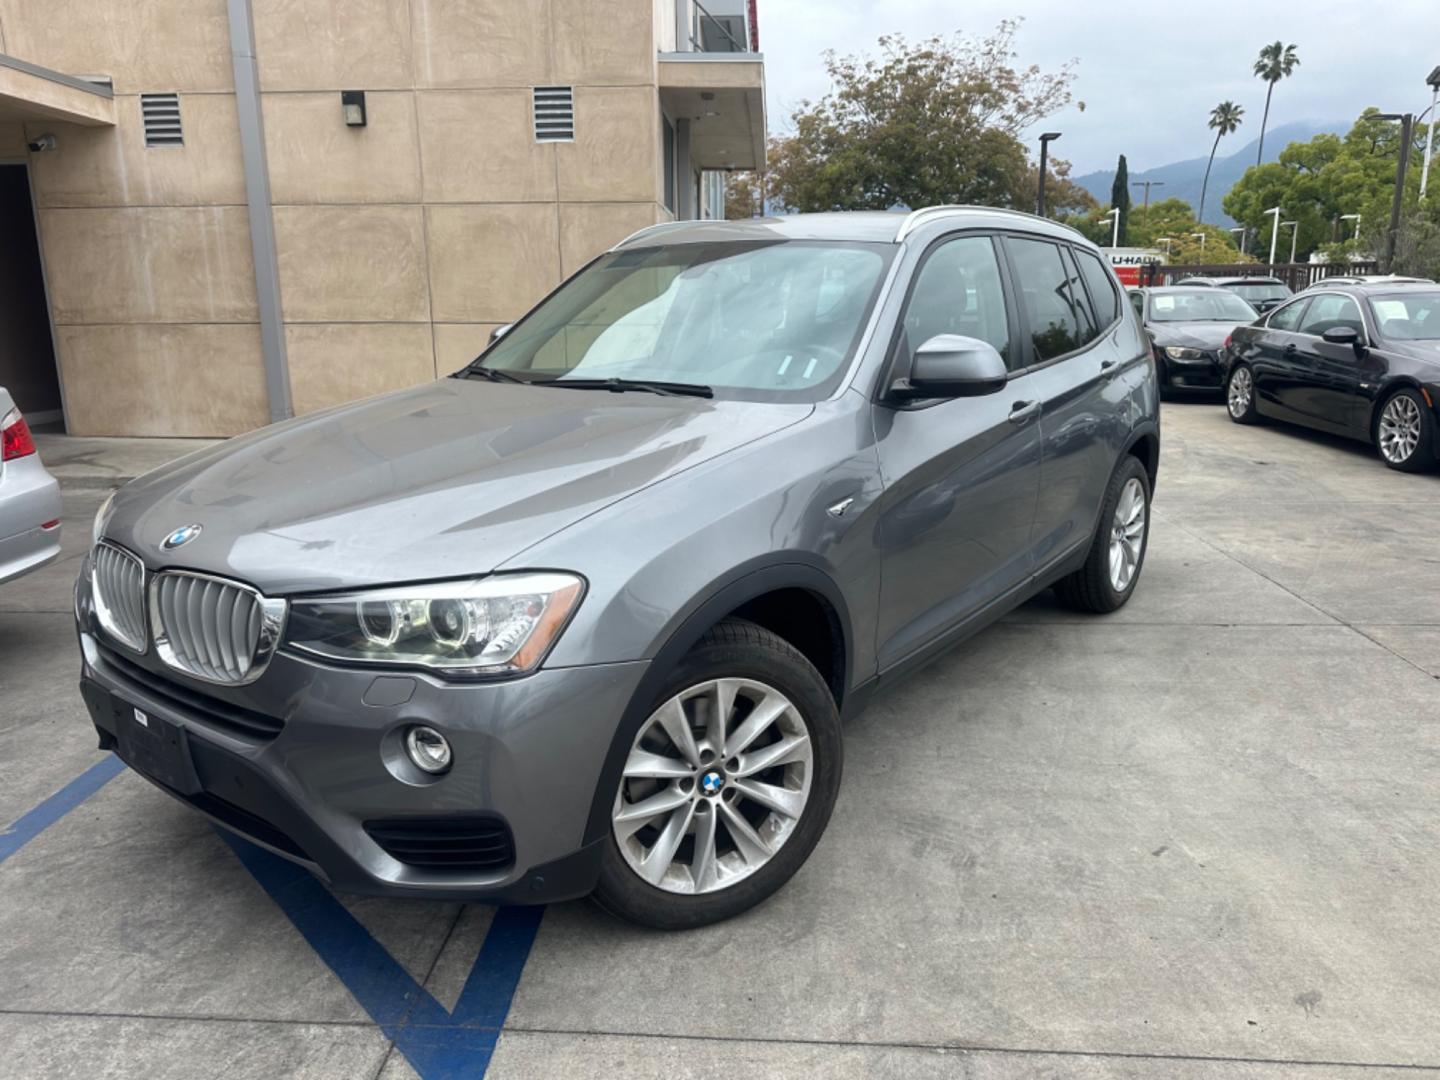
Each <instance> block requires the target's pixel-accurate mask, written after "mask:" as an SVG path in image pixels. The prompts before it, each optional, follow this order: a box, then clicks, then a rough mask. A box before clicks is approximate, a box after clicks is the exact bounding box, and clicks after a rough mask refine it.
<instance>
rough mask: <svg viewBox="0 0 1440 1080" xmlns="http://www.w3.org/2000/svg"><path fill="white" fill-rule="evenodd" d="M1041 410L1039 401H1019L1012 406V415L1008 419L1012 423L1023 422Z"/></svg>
mask: <svg viewBox="0 0 1440 1080" xmlns="http://www.w3.org/2000/svg"><path fill="white" fill-rule="evenodd" d="M1039 411H1040V402H1038V401H1017V402H1015V404H1014V405H1011V406H1010V415H1009V416H1008V417H1006V419H1007V420H1009V421H1010V423H1012V424H1023V423H1025V421H1027V420H1029V419H1030V418H1031V417H1032V416H1034V415H1035V414H1036V413H1038V412H1039Z"/></svg>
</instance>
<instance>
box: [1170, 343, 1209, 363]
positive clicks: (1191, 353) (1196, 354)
mask: <svg viewBox="0 0 1440 1080" xmlns="http://www.w3.org/2000/svg"><path fill="white" fill-rule="evenodd" d="M1165 355H1166V356H1168V357H1170V359H1171V360H1199V359H1200V358H1201V357H1202V356H1204V355H1205V353H1204V352H1203V351H1202V350H1200V349H1191V348H1187V347H1186V346H1184V345H1166V346H1165Z"/></svg>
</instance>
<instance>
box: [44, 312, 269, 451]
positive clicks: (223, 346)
mask: <svg viewBox="0 0 1440 1080" xmlns="http://www.w3.org/2000/svg"><path fill="white" fill-rule="evenodd" d="M56 337H57V339H58V340H57V344H58V346H59V360H60V374H61V378H63V379H64V380H65V394H66V406H67V411H68V417H69V425H70V428H69V430H70V433H71V434H72V435H193V436H198V437H212V438H213V437H220V436H228V435H237V434H239V433H240V432H242V431H249V430H250V429H251V428H254V427H258V426H260V425H261V424H263V423H265V421H266V419H267V413H266V406H265V375H264V370H263V367H262V365H261V361H260V327H259V326H258V325H257V324H254V323H234V324H230V325H217V324H213V323H211V324H203V325H191V326H173V325H172V326H165V325H158V324H149V325H142V326H61V327H59V328H57V330H56Z"/></svg>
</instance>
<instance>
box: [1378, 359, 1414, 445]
mask: <svg viewBox="0 0 1440 1080" xmlns="http://www.w3.org/2000/svg"><path fill="white" fill-rule="evenodd" d="M1401 390H1414V391H1416V392H1418V393H1419V394H1420V395H1421V397H1422V398H1423V397H1424V396H1425V387H1424V386H1422V385H1421V383H1420V380H1419V379H1417V378H1415V377H1414V376H1413V375H1396V376H1394V377H1392V378H1391V379H1390V380H1389V381H1388V382H1386V383H1385V384H1384V385H1383V386H1381V387H1380V392H1379V393H1378V394H1376V395H1375V397H1374V398H1373V399H1372V400H1371V403H1370V420H1369V423H1368V424H1366V427H1365V430H1366V431H1368V432H1369V434H1370V444H1371V445H1372V446H1374V445H1376V444H1377V443H1378V442H1379V429H1380V413H1381V412H1382V411H1383V410H1384V408H1385V406H1386V405H1388V404H1390V399H1391V398H1393V397H1394V396H1395V395H1396V394H1398V393H1399V392H1400V391H1401Z"/></svg>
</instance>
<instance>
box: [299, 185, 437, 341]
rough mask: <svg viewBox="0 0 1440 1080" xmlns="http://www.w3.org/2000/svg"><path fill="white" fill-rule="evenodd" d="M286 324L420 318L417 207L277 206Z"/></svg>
mask: <svg viewBox="0 0 1440 1080" xmlns="http://www.w3.org/2000/svg"><path fill="white" fill-rule="evenodd" d="M275 245H276V248H277V251H278V255H279V262H280V301H281V306H282V308H283V310H284V315H285V321H286V322H425V321H428V320H429V318H430V306H429V297H428V294H427V291H426V285H425V237H424V229H423V225H422V219H421V210H420V207H418V206H277V207H276V208H275Z"/></svg>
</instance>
